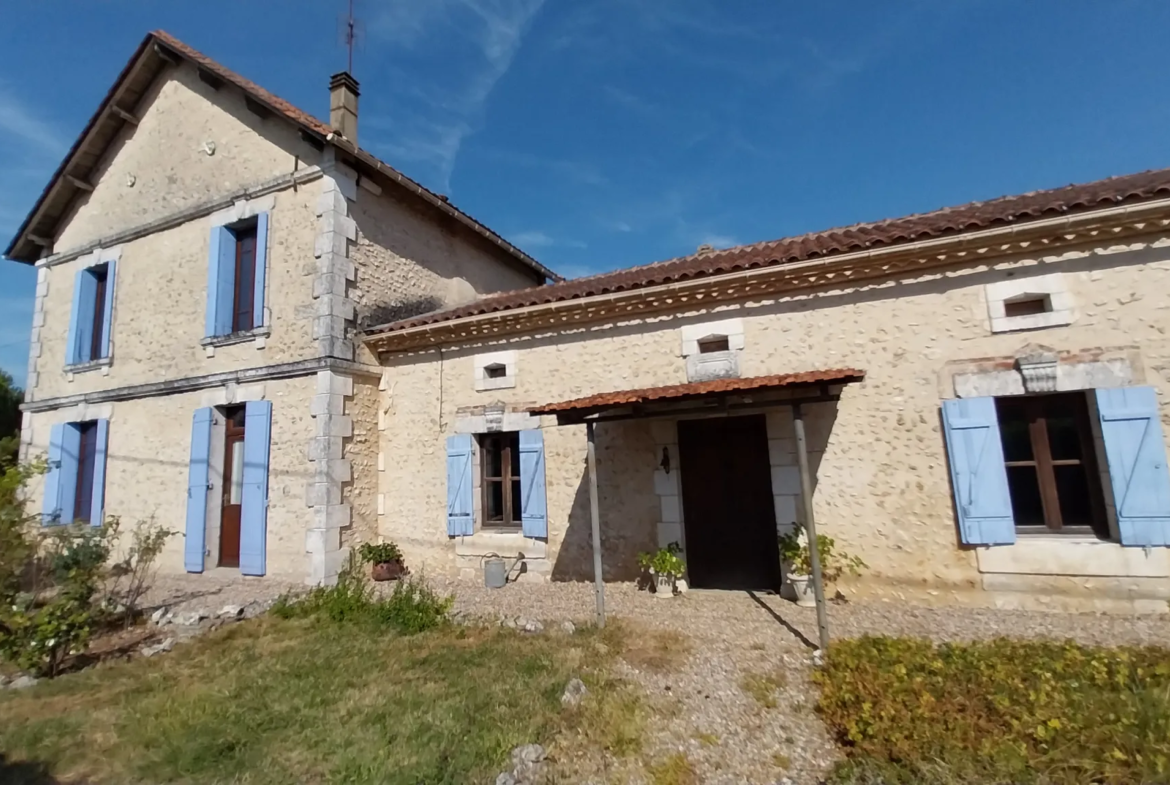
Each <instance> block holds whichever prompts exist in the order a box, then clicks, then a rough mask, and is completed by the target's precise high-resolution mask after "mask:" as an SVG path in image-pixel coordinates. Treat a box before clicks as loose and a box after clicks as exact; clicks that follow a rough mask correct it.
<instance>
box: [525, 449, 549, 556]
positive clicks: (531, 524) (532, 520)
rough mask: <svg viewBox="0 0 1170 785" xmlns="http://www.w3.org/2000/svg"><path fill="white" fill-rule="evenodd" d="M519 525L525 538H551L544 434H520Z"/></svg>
mask: <svg viewBox="0 0 1170 785" xmlns="http://www.w3.org/2000/svg"><path fill="white" fill-rule="evenodd" d="M520 524H521V526H522V527H523V530H524V536H525V537H547V536H548V512H547V508H546V502H545V491H544V431H542V430H540V429H539V428H538V429H535V430H531V431H520Z"/></svg>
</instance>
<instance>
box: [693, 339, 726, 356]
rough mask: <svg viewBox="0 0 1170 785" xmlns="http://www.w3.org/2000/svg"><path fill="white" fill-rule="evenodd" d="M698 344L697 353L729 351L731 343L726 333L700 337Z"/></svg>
mask: <svg viewBox="0 0 1170 785" xmlns="http://www.w3.org/2000/svg"><path fill="white" fill-rule="evenodd" d="M698 344H699V354H712V353H714V352H729V351H731V344H730V342H729V341H728V340H727V336H726V335H708V336H707V337H706V338H700V339H699V341H698Z"/></svg>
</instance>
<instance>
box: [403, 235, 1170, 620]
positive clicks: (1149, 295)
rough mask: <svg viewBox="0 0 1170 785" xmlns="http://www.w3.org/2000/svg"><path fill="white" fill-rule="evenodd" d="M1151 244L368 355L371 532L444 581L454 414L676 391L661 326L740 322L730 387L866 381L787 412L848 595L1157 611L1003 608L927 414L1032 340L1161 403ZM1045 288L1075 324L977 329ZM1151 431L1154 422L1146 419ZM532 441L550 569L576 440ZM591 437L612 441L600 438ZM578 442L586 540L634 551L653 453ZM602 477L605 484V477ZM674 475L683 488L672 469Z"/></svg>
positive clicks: (1112, 594)
mask: <svg viewBox="0 0 1170 785" xmlns="http://www.w3.org/2000/svg"><path fill="white" fill-rule="evenodd" d="M1167 245H1168V243H1167V242H1166V241H1164V240H1159V241H1158V242H1151V243H1148V244H1133V245H1129V246H1126V247H1124V248H1118V247H1111V248H1085V249H1082V250H1079V251H1073V252H1068V253H1065V254H1063V255H1062V256H1060V257H1044V258H1029V257H1026V256H1017V257H1010V258H1004V259H1001V260H998V261H997V263H996V264H995V265H994V266H979V267H971V268H967V269H951V270H946V271H942V272H934V273H931V274H929V275H924V276H921V277H918V278H914V279H907V280H899V281H893V282H888V283H885V284H875V285H871V286H866V287H860V288H852V289H843V290H837V291H820V292H816V293H804V294H800V295H797V296H789V297H782V298H776V299H760V300H756V301H753V302H752V303H750V304H746V305H741V306H736V307H730V308H728V307H726V306H724V305H722V304H721V305H720V307H719V310H718V312H714V313H705V312H702V311H694V312H689V313H681V314H677V315H675V316H673V317H660V316H655V317H654V318H653V319H648V320H642V321H639V320H636V319H631V320H630V321H628V322H624V323H622V324H620V325H596V326H590V327H588V328H584V329H579V328H578V329H574V330H573V331H572V332H569V333H564V334H559V335H541V336H537V337H524V338H514V339H512V340H509V341H507V342H506V344H505V343H496V344H491V345H482V344H481V345H469V346H460V347H450V348H446V349H444V351H443V352H442V355H441V356H440V355H439V353H438V352H429V353H426V352H423V353H413V354H409V355H403V356H398V357H391V358H388V359H387V360H386V361H385V363H386V366H387V388H388V389H387V393H385V395H386V396H387V397H386V399H385V402H386V403H385V405H387V406H389V407H390V409H391V411H392V412H393V416H392V418H391V419H390V427H389V428H388V429H387V431H386V432H385V433H384V434H383V440H382V450H383V453H384V455H386V456H391V455H393V456H394V458H393V466H392V467H391V465H390V464H389V463H388V464H387V471H386V472H385V473H384V477H383V482H382V491H383V493H384V494H385V496H386V510H387V514H386V516H384V517H383V521H382V525H381V531H382V532H383V533H384V534H385V535H387V536H390V537H394V538H401V539H402V541H403V544H404V546H405V547H406V549H407V552H408V555H416V556H417V558H421V559H423V560H424V561H426V562H428V563H431V564H434V565H436V566H437V567H442V566H444V565H446V567H447V568H448V569H450V568H452V567H453V565H454V564H455V562H454V557H453V556H452V554H453V551H454V549H453V547H452V545H451V543H450V542H449V541H448V539H447V538H446V536H445V509H444V506H445V477H444V471H445V469H444V448H443V440H444V438H445V437H446V436H447V435H449V434H450V433H452V432H453V424H454V423H455V421H456V418H457V416H458V412H459V410H460V409H462V408H466V407H471V406H477V405H478V406H482V405H484V404H487V403H492V402H499V403H503V404H507V405H510V406H513V407H518V408H522V407H523V406H525V405H528V404H533V403H545V402H551V401H559V400H565V399H570V398H574V397H578V396H582V395H587V394H591V393H597V392H604V391H611V390H622V389H632V388H640V387H653V386H658V385H666V384H678V383H683V382H685V381H686V364H685V360H684V358H683V357H682V352H681V350H680V328H681V327H683V326H687V325H695V324H700V323H702V322H704V321H716V320H722V319H726V318H728V317H729V316H738V317H741V318H742V319H743V325H744V348H743V350H742V352H741V353H740V356H739V358H738V361H739V364H740V373H741V375H742V376H745V377H746V376H758V375H764V374H775V373H785V372H792V371H802V370H810V369H816V368H837V367H857V368H861V369H864V370H865V371H866V380H865V381H864V382H863V383H860V384H856V385H851V386H849V387H847V388H846V389H845V391H844V393H843V395H842V398H841V401H840V403H839V404H837V405H835V406H823V405H818V406H812V407H808V408H807V410H806V424H807V427H808V430H809V441H810V449H811V450H812V451H813V456H812V458H813V461H812V463H813V469H814V471H815V474H816V476H815V491H814V494H815V495H814V508H815V514H816V516H817V521H818V525H819V527H820V529H821V530H822V531H823V532H824V533H827V534H830V535H831V536H833V537H835V538H836V539H837V540H838V542H839V544H840V545H841V546H843V547H844V548H845V549H847V550H849V551H852V552H854V553H857V554H859V555H861V556H862V557H863V558H864V559H865V560H866V562H867V563H868V564H869V569H868V571H867V573H866V576H865V577H864V578H863V579H861V580H860V581H857V582H854V583H851V584H848V588H849V590H850V591H855V592H858V593H862V594H868V595H871V596H882V597H890V598H904V597H915V598H918V599H921V600H927V601H940V602H942V601H948V602H984V603H986V602H998V603H1001V604H1019V603H1023V604H1029V603H1031V604H1036V603H1042V602H1049V603H1050V604H1051V605H1054V606H1055V605H1061V606H1064V607H1077V608H1105V609H1113V608H1116V607H1125V608H1128V609H1134V608H1137V609H1142V610H1154V609H1162V610H1165V605H1166V603H1165V602H1164V600H1161V599H1157V598H1159V597H1163V596H1170V580H1167V579H1165V578H1154V579H1151V580H1152V583H1151V582H1147V583H1144V584H1142V585H1141V586H1139V587H1138V588H1137V589H1135V590H1131V591H1129V592H1128V594H1127V593H1125V591H1124V590H1123V589H1124V586H1130V585H1132V581H1131V582H1129V583H1126V582H1125V581H1120V582H1118V581H1114V584H1117V585H1115V586H1113V588H1111V589H1110V590H1109V591H1108V592H1102V591H1100V590H1099V587H1100V586H1101V585H1102V583H1103V580H1102V579H1100V578H1095V579H1091V580H1085V579H1080V580H1078V579H1066V580H1065V581H1064V584H1065V585H1063V586H1061V588H1060V591H1059V592H1056V595H1053V592H1054V591H1055V589H1053V584H1054V583H1058V582H1059V581H1056V580H1055V579H1047V578H1046V579H1044V580H1039V581H1037V583H1036V584H1035V590H1034V591H1032V592H1023V593H1021V591H1023V590H1022V589H1021V588H1020V584H1021V583H1024V584H1026V581H1020V580H1016V581H1015V584H1016V585H1015V589H1014V590H1013V592H1004V591H1000V587H998V586H997V585H996V582H997V579H994V578H992V579H990V580H985V577H986V576H985V574H984V573H981V572H980V570H979V564H978V561H977V556H976V552H975V551H974V550H972V549H965V548H961V547H959V545H958V537H957V531H956V525H955V520H954V512H953V505H952V501H951V493H950V480H949V472H948V467H947V460H946V454H945V450H944V444H943V438H942V433H941V426H940V423H939V408H940V404H941V400H942V399H943V398H945V397H953V396H954V395H956V391H955V379H954V377H955V376H956V374H959V373H961V372H968V371H970V369H971V368H972V367H975V368H978V367H981V366H987V365H990V366H996V367H998V366H1003V365H1005V364H1006V365H1008V366H1010V364H1011V362H1012V358H1013V357H1014V356H1015V355H1016V354H1017V353H1018V352H1020V351H1021V349H1023V348H1024V347H1026V346H1029V345H1032V344H1042V345H1044V346H1047V347H1051V348H1053V349H1055V350H1056V351H1058V352H1064V353H1066V354H1070V355H1076V354H1080V355H1084V356H1109V357H1114V356H1119V357H1124V358H1129V359H1127V360H1126V362H1128V363H1129V364H1130V366H1129V367H1130V372H1131V374H1130V378H1131V379H1132V381H1133V383H1135V384H1149V385H1152V386H1154V387H1155V388H1156V389H1158V391H1159V393H1160V394H1161V395H1163V396H1164V395H1166V394H1167V393H1170V383H1168V382H1167V378H1166V373H1167V370H1168V369H1170V341H1167V338H1166V336H1165V334H1164V329H1165V327H1164V325H1165V302H1166V299H1167V289H1168V286H1170V248H1168V247H1167ZM1050 273H1059V274H1060V275H1061V276H1062V277H1063V279H1064V283H1065V285H1066V287H1067V291H1068V293H1069V296H1070V297H1071V299H1072V306H1073V310H1074V313H1075V319H1074V321H1073V322H1072V324H1070V325H1067V326H1057V327H1051V328H1047V329H1042V330H1032V331H1026V332H1010V333H993V332H992V331H991V324H990V317H989V310H988V303H987V300H986V295H985V286H986V285H987V284H991V283H996V282H1000V281H1005V280H1010V279H1015V278H1022V277H1027V276H1032V275H1044V274H1050ZM505 346H506V348H508V349H511V350H515V351H516V352H517V360H516V369H515V381H516V383H515V386H514V387H512V388H509V389H497V390H488V391H484V392H476V390H475V385H474V379H475V359H474V358H475V357H476V356H477V355H479V354H483V353H485V352H491V351H493V350H497V349H500V348H505ZM1164 411H1166V410H1164ZM771 419H772V422H771V423H770V427H769V436H770V438H771V439H772V440H773V441H774V442H776V444H774V445H772V446H773V451H774V452H777V454H776V455H774V456H773V461H772V463H773V475H774V483H775V482H777V481H780V480H783V478H780V480H777V479H776V476H777V475H779V474H784V472H785V471H788V472H789V473H791V471H790V470H788V469H786V467H787V466H788V465H789V464H790V463H791V462H792V458H791V456H790V454H789V453H788V451H787V450H784V451H783V452H784V453H785V454H784V455H780V454H779V452H780V451H781V448H782V447H784V443H782V440H783V439H784V438H785V436H784V434H783V433H782V431H783V430H784V429H785V428H790V427H791V418H790V417H789V416H787V415H786V414H777V415H774V416H773V417H772V418H771ZM1163 420H1164V421H1165V422H1166V423H1167V424H1168V425H1170V417H1168V416H1167V415H1166V414H1164V415H1163ZM544 428H545V433H546V444H547V445H548V448H547V449H548V505H549V515H550V531H551V532H552V536H551V537H550V540H549V543H548V550H549V553H550V556H549V558H551V559H553V560H554V561H555V562H556V563H558V565H559V564H560V563H561V561H562V559H561V558H560V556H559V555H558V553H559V551H560V549H561V548H562V547H563V548H566V549H568V548H570V547H571V537H569V535H568V532H571V530H572V521H573V520H574V514H575V511H577V510H579V509H582V507H581V501H580V500H581V498H582V496H581V487H582V483H583V482H584V479H585V464H584V442H585V438H584V431H583V429H582V428H578V427H556V426H555V424H554V422H553V421H552V419H550V418H545V422H544ZM607 428H612V431H610V432H609V433H608V434H605V435H604V436H603V433H605V432H606V429H607ZM1168 430H1170V429H1168ZM611 435H612V441H608V440H609V439H610V438H611ZM598 437H599V449H600V450H601V455H599V469H601V471H602V472H603V475H602V482H601V483H600V485H601V495H602V510H603V526H604V527H607V530H608V531H623V532H625V531H630V530H631V529H640V528H641V529H643V530H644V537H645V538H646V539H647V540H649V541H653V539H654V537H655V534H654V532H655V527H656V525H657V523H659V522H660V521H659V518H660V510H659V509H658V501H659V497H658V496H656V495H655V486H654V482H653V473H654V467H655V466H656V465H657V463H658V460H659V455H657V454H656V449H658V450H659V452H660V445H659V444H658V442H656V441H655V439H654V438H653V437H652V436H651V434H650V433H649V431H648V430H647V431H645V432H643V431H641V430H639V426H637V425H634V424H630V423H622V424H621V425H620V426H619V425H615V426H606V428H599V430H598ZM607 464H608V465H609V466H610V467H612V470H613V472H614V474H613V475H611V476H610V477H608V479H607V478H606V477H605V474H604V472H605V471H606V469H605V468H604V467H605V466H606V465H607ZM680 471H681V473H682V476H683V477H685V476H686V467H685V466H683V467H680ZM789 479H791V478H789ZM789 485H790V483H789ZM786 487H787V486H786ZM782 490H783V489H782ZM774 491H776V489H775V488H774ZM777 493H778V496H784V495H787V496H790V497H791V496H792V494H791V493H788V494H785V493H780V492H778V491H777ZM795 501H796V500H795V499H794V498H789V499H779V498H778V499H777V505H778V510H779V508H780V506H781V505H783V506H784V508H785V509H786V510H789V511H791V510H792V508H793V507H797V508H798V507H799V505H797V504H795ZM584 509H585V511H586V512H587V505H586V506H585V508H584ZM781 523H784V522H781ZM1106 547H1109V548H1117V547H1119V546H1115V545H1111V544H1107V545H1106ZM623 548H624V546H623ZM619 550H620V549H619ZM587 557H588V549H587V548H586V549H585V550H583V551H581V552H579V553H578V552H574V555H573V557H572V561H573V562H574V563H575V564H577V562H578V561H581V560H585V559H587ZM607 558H608V554H607ZM624 558H625V557H624V556H619V558H618V561H619V562H621V561H622V560H623V559H624ZM574 570H575V571H576V572H578V573H579V572H580V571H581V570H584V571H585V572H588V571H589V566H588V564H587V563H580V564H577V566H576V567H575V568H574ZM1105 582H1107V581H1105ZM1000 583H1002V581H1001V582H1000ZM1122 584H1124V586H1123V585H1122ZM1118 592H1121V595H1120V596H1119V594H1118Z"/></svg>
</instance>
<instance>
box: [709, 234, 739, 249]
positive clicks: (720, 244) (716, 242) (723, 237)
mask: <svg viewBox="0 0 1170 785" xmlns="http://www.w3.org/2000/svg"><path fill="white" fill-rule="evenodd" d="M699 245H710V246H713V247H715V248H733V247H735V246H737V245H743V243H741V242H740V241H739V240H737V239H736V238H734V237H732V236H731V235H729V234H718V233H717V232H707V233H705V234H702V235H700V236H699Z"/></svg>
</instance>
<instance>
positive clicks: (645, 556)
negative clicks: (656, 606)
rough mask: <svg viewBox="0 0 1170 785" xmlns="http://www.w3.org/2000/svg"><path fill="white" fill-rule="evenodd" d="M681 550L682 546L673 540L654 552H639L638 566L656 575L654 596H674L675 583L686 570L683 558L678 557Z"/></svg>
mask: <svg viewBox="0 0 1170 785" xmlns="http://www.w3.org/2000/svg"><path fill="white" fill-rule="evenodd" d="M681 551H682V547H681V546H680V545H679V544H678V543H677V542H672V543H670V544H669V545H667V546H666V547H665V548H659V549H658V550H656V551H654V552H653V553H639V554H638V566H640V567H641V568H642V569H643V570H646V571H647V572H648V573H650V574H651V575H652V576H653V577H654V596H656V597H673V596H674V583H675V581H677V580H678V579H679V578H681V577H682V574H683V572H684V571H685V570H686V565H685V564H683V560H682V559H680V558H679V557H678V554H679V553H680V552H681Z"/></svg>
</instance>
